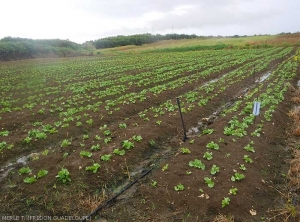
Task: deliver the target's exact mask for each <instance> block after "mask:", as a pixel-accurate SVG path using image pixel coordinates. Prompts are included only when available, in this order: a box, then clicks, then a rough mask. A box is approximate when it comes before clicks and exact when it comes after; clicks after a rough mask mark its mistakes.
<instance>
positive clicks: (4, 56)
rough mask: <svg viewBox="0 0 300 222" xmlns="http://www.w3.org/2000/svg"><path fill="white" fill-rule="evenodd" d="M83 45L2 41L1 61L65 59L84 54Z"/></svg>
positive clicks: (43, 41)
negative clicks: (42, 58) (46, 58)
mask: <svg viewBox="0 0 300 222" xmlns="http://www.w3.org/2000/svg"><path fill="white" fill-rule="evenodd" d="M81 49H82V45H80V44H77V43H74V42H71V41H69V40H60V39H50V40H33V39H26V38H12V37H5V38H3V39H0V61H7V60H17V59H31V58H41V57H65V56H75V55H80V53H82V50H81Z"/></svg>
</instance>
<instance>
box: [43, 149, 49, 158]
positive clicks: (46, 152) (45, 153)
mask: <svg viewBox="0 0 300 222" xmlns="http://www.w3.org/2000/svg"><path fill="white" fill-rule="evenodd" d="M49 152H50V151H49V150H48V149H45V150H44V151H43V152H42V155H43V156H47V155H48V154H49Z"/></svg>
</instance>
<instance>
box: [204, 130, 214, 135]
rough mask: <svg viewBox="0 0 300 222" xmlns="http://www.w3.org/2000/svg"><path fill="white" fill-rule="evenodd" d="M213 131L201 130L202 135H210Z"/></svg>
mask: <svg viewBox="0 0 300 222" xmlns="http://www.w3.org/2000/svg"><path fill="white" fill-rule="evenodd" d="M214 131H215V130H214V129H205V130H203V132H202V134H204V135H205V134H212V133H213V132H214Z"/></svg>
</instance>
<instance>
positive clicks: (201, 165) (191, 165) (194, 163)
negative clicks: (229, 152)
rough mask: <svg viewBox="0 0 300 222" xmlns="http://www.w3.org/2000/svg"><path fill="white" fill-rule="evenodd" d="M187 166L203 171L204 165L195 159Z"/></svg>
mask: <svg viewBox="0 0 300 222" xmlns="http://www.w3.org/2000/svg"><path fill="white" fill-rule="evenodd" d="M189 166H190V167H195V168H199V169H202V170H205V165H204V164H203V163H202V162H201V160H198V159H195V160H194V161H190V162H189Z"/></svg>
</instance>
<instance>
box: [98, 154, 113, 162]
mask: <svg viewBox="0 0 300 222" xmlns="http://www.w3.org/2000/svg"><path fill="white" fill-rule="evenodd" d="M110 158H111V154H104V155H102V156H101V157H100V159H101V160H102V161H109V160H110Z"/></svg>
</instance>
